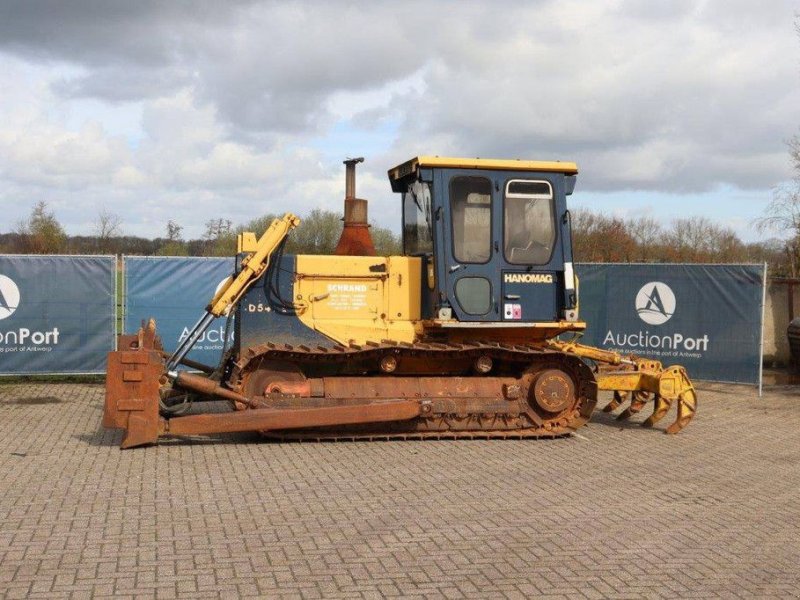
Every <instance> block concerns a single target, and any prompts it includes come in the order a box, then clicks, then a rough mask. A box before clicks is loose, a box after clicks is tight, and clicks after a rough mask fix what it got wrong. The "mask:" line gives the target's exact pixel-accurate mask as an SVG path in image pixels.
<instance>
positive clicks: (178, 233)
mask: <svg viewBox="0 0 800 600" xmlns="http://www.w3.org/2000/svg"><path fill="white" fill-rule="evenodd" d="M167 239H168V240H169V241H170V242H182V241H183V227H181V226H180V225H178V224H177V223H176V222H175V221H173V220H172V219H170V220H169V221H167Z"/></svg>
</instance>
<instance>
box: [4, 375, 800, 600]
mask: <svg viewBox="0 0 800 600" xmlns="http://www.w3.org/2000/svg"><path fill="white" fill-rule="evenodd" d="M700 393H701V397H700V400H701V411H700V413H699V414H698V417H697V419H696V420H695V421H694V422H693V423H692V424H691V425H690V427H688V428H687V429H686V430H685V431H684V432H683V433H682V434H680V435H679V436H676V437H670V436H665V435H662V434H661V433H659V432H654V431H648V430H643V429H641V428H638V427H620V426H618V425H617V424H616V423H615V422H614V421H613V420H611V419H610V418H609V417H608V416H607V415H603V414H598V415H596V416H595V420H594V422H593V423H592V424H591V425H589V426H588V427H585V428H583V429H582V430H581V431H580V434H579V437H572V438H569V439H561V440H550V441H545V440H539V441H535V440H529V441H500V440H497V441H426V442H416V441H414V442H399V441H398V442H374V443H367V442H359V443H323V444H309V443H306V444H297V443H287V444H279V443H267V442H264V441H260V440H259V439H258V438H257V437H255V436H252V435H235V436H226V437H223V438H218V439H217V440H216V441H215V442H214V443H209V442H207V441H202V440H189V441H186V440H182V441H176V442H168V443H163V444H161V445H160V446H158V447H152V448H145V449H137V450H129V451H124V452H123V451H120V450H119V449H118V448H117V444H118V443H119V439H120V435H119V434H118V433H115V432H105V431H103V430H101V429H99V422H100V416H101V406H102V395H103V390H102V388H101V387H100V386H97V385H77V384H60V385H43V384H25V385H13V384H6V385H0V490H1V491H2V493H1V494H0V596H4V597H7V598H17V597H31V598H64V597H74V598H83V597H100V596H115V597H121V598H122V597H147V598H174V597H185V598H205V597H209V598H210V597H217V596H222V597H242V596H257V597H265V598H273V597H274V598H322V597H325V598H328V597H331V598H333V597H341V598H353V597H356V598H358V597H361V598H374V597H394V596H397V597H407V598H408V597H417V598H423V597H426V598H428V597H440V598H487V597H507V598H525V597H532V596H536V597H539V596H547V597H550V596H553V597H558V596H561V597H571V598H574V597H586V598H604V597H613V598H642V597H653V598H657V597H726V598H728V597H737V596H743V597H754V596H759V597H786V596H792V595H798V593H800V592H798V588H799V587H800V586H799V584H800V572H798V569H799V568H800V567H798V565H800V493H799V492H800V438H798V430H800V388H791V387H782V388H778V387H776V388H771V389H768V390H767V393H766V395H765V397H764V398H763V399H761V400H759V399H758V398H757V397H756V396H755V393H754V392H753V391H752V389H750V388H746V387H738V386H720V385H708V384H706V385H701V386H700ZM670 416H672V415H670Z"/></svg>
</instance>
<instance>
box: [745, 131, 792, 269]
mask: <svg viewBox="0 0 800 600" xmlns="http://www.w3.org/2000/svg"><path fill="white" fill-rule="evenodd" d="M787 145H788V146H789V157H790V158H791V161H792V168H793V169H794V172H795V176H794V178H793V180H792V182H791V183H788V184H786V185H782V186H780V187H778V188H777V189H776V190H775V191H774V193H773V195H772V201H771V202H770V203H769V204H768V205H767V208H766V209H765V211H764V213H765V214H764V216H763V217H761V218H760V219H759V220H758V221H757V222H756V226H757V227H758V230H759V231H761V232H762V233H763V232H765V231H776V232H780V233H783V234H784V235H786V236H788V237H787V239H786V240H785V241H784V247H783V252H784V254H785V255H786V259H787V261H788V265H789V276H790V277H797V276H798V271H800V134H796V135H795V136H794V137H793V138H792V139H790V140H789V141H788V142H787Z"/></svg>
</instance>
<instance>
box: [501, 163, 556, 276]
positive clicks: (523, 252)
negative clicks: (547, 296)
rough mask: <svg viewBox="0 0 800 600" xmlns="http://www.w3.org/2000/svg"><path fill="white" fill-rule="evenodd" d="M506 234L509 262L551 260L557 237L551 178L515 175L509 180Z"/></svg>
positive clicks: (506, 251) (532, 263) (532, 262)
mask: <svg viewBox="0 0 800 600" xmlns="http://www.w3.org/2000/svg"><path fill="white" fill-rule="evenodd" d="M503 237H504V240H505V241H504V244H503V247H504V253H505V257H506V260H507V261H508V262H510V263H512V264H515V265H546V264H547V263H548V262H550V257H551V256H552V254H553V246H554V245H555V241H556V226H555V219H554V209H553V188H552V186H551V185H550V182H548V181H532V180H527V179H512V180H511V181H509V182H508V183H506V190H505V198H504V209H503Z"/></svg>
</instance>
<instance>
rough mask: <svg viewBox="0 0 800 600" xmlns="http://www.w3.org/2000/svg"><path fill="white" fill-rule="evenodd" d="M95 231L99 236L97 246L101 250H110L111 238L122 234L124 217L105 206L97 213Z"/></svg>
mask: <svg viewBox="0 0 800 600" xmlns="http://www.w3.org/2000/svg"><path fill="white" fill-rule="evenodd" d="M94 232H95V235H96V236H97V246H98V249H99V250H100V252H109V251H110V250H111V238H115V237H119V236H120V235H121V234H122V219H120V217H119V215H116V214H114V213H111V212H108V211H107V210H106V208H105V207H103V208H101V209H100V212H99V213H97V219H96V220H95V222H94Z"/></svg>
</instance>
